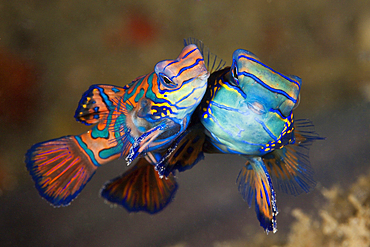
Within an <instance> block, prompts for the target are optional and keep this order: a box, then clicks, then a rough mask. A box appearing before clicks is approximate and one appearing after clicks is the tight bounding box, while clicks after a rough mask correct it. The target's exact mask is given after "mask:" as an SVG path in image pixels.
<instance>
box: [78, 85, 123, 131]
mask: <svg viewBox="0 0 370 247" xmlns="http://www.w3.org/2000/svg"><path fill="white" fill-rule="evenodd" d="M124 91H125V89H124V88H122V87H117V86H112V85H92V86H90V88H89V89H88V90H87V91H86V92H85V93H84V94H83V95H82V98H81V100H80V102H79V103H78V107H77V109H76V112H75V119H76V120H77V121H79V122H81V123H83V124H86V125H91V124H96V123H98V122H99V121H100V120H101V119H103V118H104V116H106V115H107V114H108V112H109V111H110V110H112V101H113V100H114V99H115V98H117V97H121V96H122V95H123V94H124Z"/></svg>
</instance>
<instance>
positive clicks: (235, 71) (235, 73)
mask: <svg viewBox="0 0 370 247" xmlns="http://www.w3.org/2000/svg"><path fill="white" fill-rule="evenodd" d="M233 78H234V79H235V80H238V71H237V70H236V66H235V65H234V68H233Z"/></svg>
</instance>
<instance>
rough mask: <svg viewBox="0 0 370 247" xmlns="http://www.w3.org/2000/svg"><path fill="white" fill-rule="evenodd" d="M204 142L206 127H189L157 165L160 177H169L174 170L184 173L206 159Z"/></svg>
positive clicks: (198, 125)
mask: <svg viewBox="0 0 370 247" xmlns="http://www.w3.org/2000/svg"><path fill="white" fill-rule="evenodd" d="M204 141H205V134H204V127H203V126H202V125H201V124H196V125H193V126H191V127H188V129H187V130H186V131H185V132H184V133H182V134H181V135H180V136H179V137H178V138H177V139H176V140H175V141H174V142H173V143H172V145H171V147H170V148H169V149H168V150H167V152H166V153H165V154H163V156H162V158H161V160H160V161H159V162H158V163H157V164H156V166H155V168H156V170H157V171H158V173H159V175H160V176H166V177H167V176H169V175H170V174H171V172H172V171H174V170H178V171H180V172H182V171H185V170H188V169H191V168H192V167H193V166H194V165H195V164H197V163H198V162H199V161H200V160H201V159H203V157H204V155H203V144H204Z"/></svg>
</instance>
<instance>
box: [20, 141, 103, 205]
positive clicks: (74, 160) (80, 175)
mask: <svg viewBox="0 0 370 247" xmlns="http://www.w3.org/2000/svg"><path fill="white" fill-rule="evenodd" d="M25 162H26V164H27V169H28V171H29V173H30V174H31V176H32V178H33V180H34V181H35V185H36V188H37V190H38V191H39V193H40V195H41V196H42V197H43V198H45V199H46V200H47V201H48V202H50V203H51V204H52V205H54V206H56V207H59V206H67V205H69V204H70V202H71V201H72V200H73V199H74V198H76V197H77V195H78V194H79V193H80V192H81V190H82V189H83V188H84V187H85V185H86V183H87V182H88V181H89V180H90V179H91V177H92V176H93V175H94V173H95V170H96V168H97V166H96V165H94V164H93V162H92V160H91V159H90V158H89V156H88V155H87V154H86V153H85V151H84V150H83V149H82V147H81V145H80V144H79V142H78V140H77V139H76V137H75V136H65V137H61V138H58V139H54V140H50V141H46V142H41V143H38V144H35V145H33V146H32V147H31V148H30V149H29V150H28V151H27V153H26V160H25Z"/></svg>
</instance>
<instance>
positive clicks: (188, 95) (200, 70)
mask: <svg viewBox="0 0 370 247" xmlns="http://www.w3.org/2000/svg"><path fill="white" fill-rule="evenodd" d="M154 71H155V74H156V75H157V81H158V92H157V97H158V98H161V99H162V100H164V101H166V102H168V104H167V107H170V108H171V110H170V112H171V113H173V114H172V117H176V118H178V119H181V118H184V117H185V116H186V115H189V114H192V113H193V111H194V110H195V108H196V107H197V106H198V105H199V103H200V101H201V100H202V97H203V95H204V93H205V92H206V88H207V79H208V77H209V72H208V71H207V68H206V66H205V63H204V59H203V55H202V53H201V52H200V50H199V49H198V47H197V46H196V45H194V44H191V45H188V46H186V47H184V48H183V50H182V51H181V53H180V55H179V56H178V58H177V59H175V60H164V61H161V62H159V63H157V64H156V66H155V68H154Z"/></svg>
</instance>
